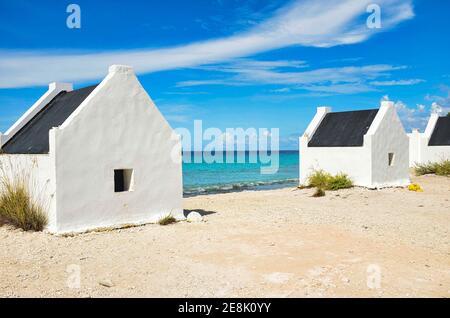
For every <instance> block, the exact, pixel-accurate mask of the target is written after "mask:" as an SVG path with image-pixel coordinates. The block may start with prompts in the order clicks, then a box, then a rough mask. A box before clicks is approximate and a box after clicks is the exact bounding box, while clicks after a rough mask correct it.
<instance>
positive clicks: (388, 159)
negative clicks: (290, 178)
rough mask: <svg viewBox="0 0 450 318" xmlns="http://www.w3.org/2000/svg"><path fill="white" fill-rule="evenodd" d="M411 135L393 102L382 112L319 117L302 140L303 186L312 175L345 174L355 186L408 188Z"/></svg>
mask: <svg viewBox="0 0 450 318" xmlns="http://www.w3.org/2000/svg"><path fill="white" fill-rule="evenodd" d="M408 146H409V144H408V136H407V135H406V133H405V131H404V129H403V126H402V124H401V122H400V120H399V118H398V116H397V112H396V110H395V107H394V104H393V103H392V102H388V101H383V102H382V103H381V107H380V109H371V110H361V111H348V112H336V113H333V112H331V109H330V108H328V107H319V108H317V113H316V115H315V116H314V118H313V120H312V121H311V123H310V124H309V126H308V128H307V129H306V131H305V133H304V134H303V136H302V137H300V184H301V185H305V184H306V183H307V179H308V177H309V175H310V174H311V172H312V171H314V170H324V171H326V172H329V173H332V174H337V173H341V172H342V173H346V174H347V175H348V176H349V177H350V178H351V179H352V180H353V182H354V184H355V185H357V186H363V187H368V188H382V187H393V186H405V185H407V184H409V171H408Z"/></svg>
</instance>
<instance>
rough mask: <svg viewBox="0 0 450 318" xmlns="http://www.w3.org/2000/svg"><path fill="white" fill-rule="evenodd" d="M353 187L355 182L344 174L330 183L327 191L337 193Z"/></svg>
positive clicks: (335, 177) (340, 174)
mask: <svg viewBox="0 0 450 318" xmlns="http://www.w3.org/2000/svg"><path fill="white" fill-rule="evenodd" d="M352 187H353V181H352V180H351V179H350V178H349V177H348V176H347V175H346V174H344V173H339V174H337V175H335V176H333V177H331V179H330V180H329V182H328V186H327V188H326V189H327V190H331V191H336V190H340V189H348V188H352Z"/></svg>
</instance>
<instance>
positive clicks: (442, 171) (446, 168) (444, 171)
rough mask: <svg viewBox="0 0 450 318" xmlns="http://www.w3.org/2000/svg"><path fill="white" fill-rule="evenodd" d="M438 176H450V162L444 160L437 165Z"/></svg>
mask: <svg viewBox="0 0 450 318" xmlns="http://www.w3.org/2000/svg"><path fill="white" fill-rule="evenodd" d="M436 174H437V175H438V176H450V160H444V161H441V162H440V163H438V164H437V166H436Z"/></svg>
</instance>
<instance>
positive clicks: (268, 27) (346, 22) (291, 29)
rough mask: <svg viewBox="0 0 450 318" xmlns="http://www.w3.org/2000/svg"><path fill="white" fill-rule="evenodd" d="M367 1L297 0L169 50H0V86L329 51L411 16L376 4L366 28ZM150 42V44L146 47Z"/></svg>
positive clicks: (385, 1)
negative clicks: (244, 25)
mask: <svg viewBox="0 0 450 318" xmlns="http://www.w3.org/2000/svg"><path fill="white" fill-rule="evenodd" d="M371 2H372V1H371V0H298V1H293V2H292V3H291V4H289V5H287V6H285V7H283V8H281V9H279V10H278V11H277V12H276V13H275V14H274V16H273V17H272V18H270V19H268V20H266V21H263V22H261V23H260V24H259V25H257V26H255V27H253V28H252V29H250V30H248V31H244V32H241V33H238V34H235V35H233V36H229V37H224V38H219V39H214V40H209V41H203V42H195V43H190V44H185V45H180V46H177V47H171V48H157V49H136V50H124V51H106V52H82V53H80V52H64V53H60V52H54V51H46V50H42V51H17V50H2V51H0V88H8V87H25V86H33V85H44V84H47V83H49V82H51V81H84V80H93V79H98V78H101V77H103V76H104V74H105V70H106V68H107V66H108V65H111V64H128V65H131V66H133V67H134V68H135V70H136V71H137V72H138V73H149V72H155V71H161V70H169V69H177V68H184V67H192V66H196V65H204V64H211V63H217V62H220V61H225V60H228V59H233V58H238V57H245V56H251V55H254V54H256V53H261V52H264V51H269V50H273V49H279V48H283V47H287V46H293V45H303V46H314V47H331V46H336V45H342V44H353V43H358V42H362V41H364V40H366V39H368V38H369V37H370V36H372V35H374V34H376V33H378V32H380V31H386V30H389V29H391V28H393V27H395V26H396V25H397V24H399V23H400V22H402V21H405V20H408V19H411V18H412V17H413V16H414V12H413V8H412V0H378V1H377V4H378V5H380V6H381V7H382V9H383V28H382V29H379V30H375V29H369V28H367V27H366V24H365V19H366V18H367V17H368V14H367V12H366V7H367V5H368V4H370V3H371ZM149 44H151V43H149Z"/></svg>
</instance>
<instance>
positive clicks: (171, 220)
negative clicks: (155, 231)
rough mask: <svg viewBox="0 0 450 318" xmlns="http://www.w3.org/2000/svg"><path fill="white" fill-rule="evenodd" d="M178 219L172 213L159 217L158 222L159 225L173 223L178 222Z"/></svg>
mask: <svg viewBox="0 0 450 318" xmlns="http://www.w3.org/2000/svg"><path fill="white" fill-rule="evenodd" d="M176 222H177V219H175V218H174V217H173V216H172V215H166V216H165V217H163V218H161V219H159V221H158V224H159V225H169V224H172V223H176Z"/></svg>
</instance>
